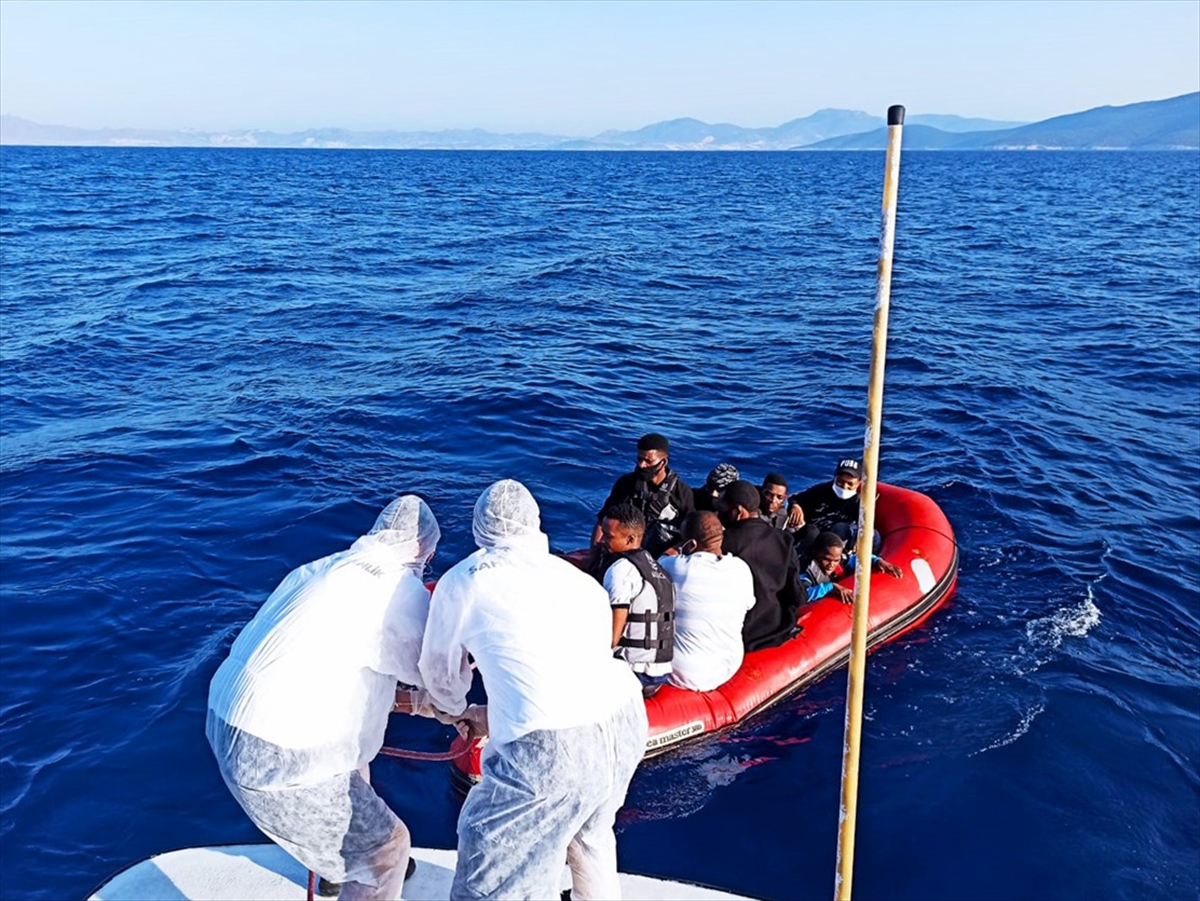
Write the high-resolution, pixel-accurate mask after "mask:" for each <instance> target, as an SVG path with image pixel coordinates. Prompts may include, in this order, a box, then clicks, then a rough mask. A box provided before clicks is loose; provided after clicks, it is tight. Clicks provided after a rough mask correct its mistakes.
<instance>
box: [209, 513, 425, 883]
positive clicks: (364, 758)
mask: <svg viewBox="0 0 1200 901" xmlns="http://www.w3.org/2000/svg"><path fill="white" fill-rule="evenodd" d="M439 537H440V530H439V529H438V525H437V521H436V520H435V519H434V516H433V513H432V512H431V511H430V509H429V507H427V506H426V505H425V502H424V501H422V500H421V499H420V498H418V497H415V496H412V495H406V496H404V497H401V498H398V499H397V500H395V501H393V502H392V503H391V504H389V505H388V506H387V507H386V508H384V510H383V512H382V513H381V514H380V516H379V518H378V520H377V521H376V523H375V526H374V527H373V528H372V529H371V531H370V533H368V534H367V535H365V536H363V537H362V538H359V539H358V540H357V541H355V542H354V544H353V545H352V546H351V547H350V548H349V549H348V550H345V551H341V552H340V553H337V554H333V555H332V556H329V557H325V558H323V559H321V560H317V561H315V562H313V563H309V564H306V565H304V566H301V567H299V568H298V569H296V570H294V571H293V572H291V573H290V574H289V575H288V576H287V577H286V578H285V579H284V580H283V582H282V583H280V585H279V587H278V588H276V589H275V591H274V593H272V595H271V596H270V598H268V599H267V602H266V603H265V604H264V605H263V606H262V608H261V609H260V610H259V611H258V613H257V615H256V616H255V617H254V619H253V620H251V621H250V623H249V624H248V625H247V626H246V627H245V628H244V629H243V630H242V632H241V634H240V635H238V637H237V639H236V640H235V641H234V643H233V647H232V648H231V649H230V652H229V657H228V658H227V659H226V660H225V662H224V663H222V664H221V666H220V668H219V669H218V670H217V673H216V675H215V676H214V677H213V680H212V684H211V686H210V688H209V696H208V710H209V712H208V728H207V732H208V739H209V743H210V744H211V745H212V748H213V752H214V753H215V755H216V757H217V763H218V765H219V767H220V770H221V775H222V776H223V777H224V779H225V782H226V784H227V785H228V786H229V789H230V791H231V792H232V793H233V796H234V798H236V799H237V801H238V803H239V804H241V805H242V808H243V809H244V810H245V811H246V813H247V814H248V815H249V816H250V818H251V819H252V820H253V821H254V823H255V825H257V826H258V827H259V828H260V829H261V830H262V831H263V832H265V833H266V834H267V836H268V837H269V838H271V839H272V840H273V841H274V842H276V843H277V844H279V845H280V846H281V847H283V848H284V849H285V850H286V851H288V852H289V853H290V854H291V855H292V856H293V857H295V858H296V859H297V860H299V861H300V862H301V863H303V864H304V865H305V866H307V867H308V868H309V869H311V870H313V871H315V872H316V873H318V874H320V875H321V876H323V877H325V878H326V879H328V880H330V881H332V882H338V883H342V889H341V894H340V895H339V897H340V898H343V899H375V898H379V899H393V898H399V897H400V889H401V886H402V884H403V882H404V871H405V867H406V866H407V864H408V857H409V850H410V847H411V844H410V840H409V834H408V829H407V828H406V827H405V826H404V824H403V823H402V822H401V821H400V819H399V818H398V817H397V816H396V815H395V814H394V813H393V812H392V811H391V810H389V809H388V807H387V805H385V804H384V802H383V801H382V800H381V799H380V798H379V796H378V795H376V794H375V792H374V791H373V790H372V789H371V787H370V784H369V782H368V773H367V765H368V764H369V763H370V761H371V760H372V759H373V758H374V757H375V755H376V754H377V753H378V752H379V749H380V747H381V746H382V745H383V734H384V730H385V729H386V727H387V721H388V714H389V713H391V711H392V706H393V704H394V703H395V700H396V687H397V686H396V683H397V681H401V682H406V683H408V684H410V685H415V686H418V687H419V686H420V685H421V676H420V672H419V670H418V669H417V659H418V656H419V653H420V647H421V637H422V634H423V633H424V630H425V618H426V616H427V615H428V611H429V591H428V589H426V587H425V585H424V583H423V582H422V581H421V574H422V572H423V570H424V567H425V565H426V563H427V562H428V561H429V558H430V557H432V556H433V552H434V550H435V548H436V547H437V542H438V538H439Z"/></svg>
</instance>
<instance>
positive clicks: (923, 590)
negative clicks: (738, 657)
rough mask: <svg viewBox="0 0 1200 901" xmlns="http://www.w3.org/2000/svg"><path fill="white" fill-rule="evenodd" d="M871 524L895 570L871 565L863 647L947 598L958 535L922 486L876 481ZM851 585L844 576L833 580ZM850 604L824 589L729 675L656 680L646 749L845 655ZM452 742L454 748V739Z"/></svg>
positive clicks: (463, 762)
mask: <svg viewBox="0 0 1200 901" xmlns="http://www.w3.org/2000/svg"><path fill="white" fill-rule="evenodd" d="M878 497H879V499H878V502H877V504H876V509H875V527H876V529H877V530H878V531H879V533H880V535H881V536H882V538H883V544H882V546H881V548H880V551H879V554H880V556H881V557H883V558H884V559H885V560H888V561H889V562H891V563H894V564H896V565H897V566H899V567H900V570H901V572H902V575H901V577H900V578H899V579H896V578H893V577H892V576H888V575H882V574H874V575H873V576H872V582H871V597H870V631H869V633H868V638H867V642H868V645H867V646H868V648H875V647H878V646H879V645H881V644H883V643H884V642H885V641H891V640H892V639H893V638H895V637H897V636H898V635H900V634H902V633H904V632H907V631H908V630H909V629H912V628H915V627H916V626H918V625H920V624H921V623H922V622H924V621H925V619H926V618H928V617H929V615H930V614H931V613H933V611H934V610H936V609H937V608H938V607H939V606H940V605H942V604H944V603H945V602H946V601H947V600H949V598H950V596H951V595H952V594H953V593H954V588H955V584H956V583H957V580H958V545H957V544H956V543H955V541H954V532H953V530H952V529H951V528H950V523H949V522H948V521H947V519H946V517H945V514H943V513H942V511H941V509H940V508H939V507H938V505H937V504H935V503H934V502H933V500H932V499H931V498H929V497H927V496H926V495H924V494H921V493H919V492H916V491H910V490H908V489H906V488H898V487H896V486H895V485H887V484H883V483H880V484H879V495H878ZM842 583H843V584H845V585H848V586H853V585H854V577H853V576H849V577H847V578H846V579H843V580H842ZM851 610H852V608H851V606H850V605H849V604H844V603H842V602H841V601H839V600H837V599H836V598H835V597H833V596H832V595H830V596H827V597H824V598H822V599H821V600H819V601H815V602H814V603H811V604H807V605H805V606H804V607H803V608H802V611H801V613H800V618H799V621H800V625H801V626H803V627H804V628H803V631H801V633H800V634H799V635H797V636H796V637H795V638H793V639H791V640H790V641H788V642H786V643H784V644H782V645H780V646H779V647H777V648H766V649H764V650H761V651H754V652H752V653H749V654H747V655H746V658H745V660H744V661H743V662H742V666H741V668H740V669H739V670H738V671H737V672H736V673H735V674H734V676H733V678H732V679H730V680H729V681H728V682H726V683H725V684H724V685H722V686H720V687H719V688H716V689H713V690H712V691H704V692H699V691H688V690H686V689H682V688H675V687H674V686H670V685H668V686H665V687H663V688H662V689H660V690H659V691H658V692H657V693H656V694H655V695H654V696H653V697H651V698H648V699H647V700H646V714H647V716H648V718H649V720H650V736H649V740H648V741H647V742H646V756H647V757H652V756H654V755H656V754H661V753H663V752H664V751H667V750H669V749H670V748H673V747H675V746H676V745H678V744H680V743H681V742H685V741H688V740H689V739H694V738H696V737H698V736H701V735H705V734H707V733H709V732H715V731H716V730H718V729H723V728H725V727H726V726H731V725H733V724H735V723H739V722H741V721H742V720H743V719H745V718H746V717H748V716H752V715H754V714H755V713H757V712H758V711H760V710H764V709H766V708H767V707H769V706H771V705H772V704H774V703H776V702H777V701H781V700H783V699H784V698H786V697H788V696H789V695H792V694H794V693H796V692H797V691H800V690H801V689H803V688H805V687H807V686H808V685H810V684H812V683H813V682H815V681H817V680H818V679H820V678H822V677H823V676H825V675H827V674H828V673H829V672H830V671H832V670H835V669H837V668H838V667H840V666H842V665H843V664H844V663H845V662H846V661H847V660H848V659H849V657H850V630H851V626H852V622H851ZM454 750H463V745H462V743H461V739H459V740H457V741H456V742H455V745H454ZM454 767H455V770H456V772H455V776H456V777H459V779H463V780H466V781H470V782H476V781H478V779H479V773H480V769H479V749H478V748H475V749H473V750H472V751H469V752H467V753H464V754H463V755H462V756H460V757H457V758H456V759H455V761H454Z"/></svg>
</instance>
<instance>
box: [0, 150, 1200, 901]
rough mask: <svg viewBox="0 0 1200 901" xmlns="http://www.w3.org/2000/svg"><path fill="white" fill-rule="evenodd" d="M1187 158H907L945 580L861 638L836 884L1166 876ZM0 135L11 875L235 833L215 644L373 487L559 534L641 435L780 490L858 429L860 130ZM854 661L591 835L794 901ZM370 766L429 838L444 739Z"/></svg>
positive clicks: (1178, 579) (47, 873) (870, 160)
mask: <svg viewBox="0 0 1200 901" xmlns="http://www.w3.org/2000/svg"><path fill="white" fill-rule="evenodd" d="M1198 161H1200V158H1198V157H1197V156H1196V155H1195V154H1119V153H1116V154H1094V155H1087V154H969V155H963V154H952V153H946V154H929V153H915V154H907V155H906V157H905V161H904V169H903V174H902V178H901V198H900V204H899V209H900V218H899V230H898V234H897V245H896V266H895V273H894V285H893V297H892V311H891V313H892V315H891V322H890V345H891V347H890V365H889V369H888V376H887V382H886V391H885V399H884V400H885V402H884V410H885V418H884V425H883V436H882V437H883V450H882V456H881V463H880V475H881V477H882V478H884V479H885V480H886V481H891V482H898V483H901V484H907V485H911V486H913V487H916V488H919V489H921V490H924V491H926V492H928V493H929V494H930V495H931V496H933V497H934V499H935V500H937V502H938V503H939V504H940V505H941V506H942V507H943V509H945V510H946V512H947V514H948V515H949V517H950V519H951V521H952V523H953V524H954V528H955V530H956V534H957V538H958V543H959V550H960V554H961V560H962V570H961V574H960V583H959V593H958V595H957V597H956V598H955V600H954V601H953V602H952V603H951V604H950V605H949V606H948V607H947V608H946V609H944V610H943V611H941V612H939V613H938V614H937V615H936V616H935V617H934V618H933V619H932V620H930V621H929V623H928V624H927V625H926V626H924V627H922V628H921V629H920V630H918V631H917V632H914V633H911V634H910V635H908V636H906V637H905V638H903V639H902V640H901V641H900V642H898V643H896V644H893V645H889V646H887V647H885V648H883V649H881V650H880V651H878V652H877V653H876V654H875V655H873V657H872V659H871V662H870V667H869V672H870V680H871V681H870V685H869V690H868V721H867V725H866V747H865V748H864V772H863V788H862V792H861V795H860V805H861V807H860V812H861V815H862V818H861V819H860V825H859V849H858V853H857V855H856V857H857V860H858V872H857V875H856V881H855V892H856V894H857V895H860V896H862V897H874V896H887V897H920V898H938V897H945V898H951V897H953V898H958V897H979V898H985V897H997V898H999V897H1034V896H1036V897H1062V898H1074V897H1112V898H1135V897H1136V898H1144V897H1149V898H1174V897H1180V896H1189V895H1191V896H1194V895H1196V894H1197V893H1198V892H1200V883H1198V882H1197V877H1196V873H1197V872H1200V859H1198V857H1200V852H1198V851H1197V849H1198V848H1200V824H1198V822H1197V820H1196V817H1195V810H1196V809H1197V800H1198V790H1197V779H1196V776H1195V774H1196V772H1197V770H1198V769H1200V767H1198V766H1197V760H1198V758H1200V748H1198V747H1197V741H1196V735H1197V734H1200V730H1198V729H1197V724H1198V723H1200V709H1198V707H1200V705H1198V704H1197V702H1196V698H1197V697H1198V694H1197V691H1196V689H1197V687H1198V686H1197V681H1196V673H1197V672H1200V659H1198V657H1197V652H1196V650H1195V649H1196V647H1198V646H1200V605H1198V604H1197V599H1198V598H1200V582H1198V580H1197V576H1196V574H1195V572H1194V567H1193V566H1192V565H1191V562H1190V561H1192V560H1194V559H1195V557H1196V550H1197V546H1198V543H1200V496H1198V490H1197V486H1198V485H1200V366H1197V365H1196V361H1197V360H1198V359H1200V213H1198V212H1197V211H1198V209H1200V203H1198V202H1197V201H1200V164H1198ZM0 166H2V167H3V170H4V171H3V175H4V177H3V180H2V181H0V236H3V241H4V250H3V256H4V266H3V269H0V289H2V290H0V317H2V321H0V324H2V329H0V367H2V376H3V378H2V379H0V473H2V474H3V480H4V481H3V489H2V490H3V495H2V499H3V503H2V504H0V575H2V579H0V606H2V612H3V616H2V617H0V652H2V653H3V660H4V692H3V696H2V697H0V717H2V719H0V730H2V734H3V738H4V741H3V752H2V753H0V773H2V774H3V780H2V783H0V785H2V787H0V809H3V810H4V812H5V822H4V824H3V825H2V826H0V839H3V841H4V844H5V848H6V850H8V849H17V850H18V851H19V852H20V853H19V855H18V854H6V880H8V881H9V884H10V886H12V887H13V892H14V894H16V895H19V896H21V897H29V898H58V897H68V896H70V897H77V896H80V895H82V894H84V893H86V892H87V891H89V890H90V889H91V888H92V887H94V886H95V884H96V883H97V882H98V881H99V880H100V878H102V877H103V876H104V875H107V873H108V872H110V871H112V870H114V869H116V868H117V867H118V866H121V865H123V864H125V863H127V862H128V861H130V860H132V859H137V858H140V857H144V856H147V855H149V854H152V853H155V852H158V851H162V850H165V849H168V848H171V847H178V846H186V845H202V844H211V843H216V842H231V841H256V840H258V836H257V833H256V832H255V831H254V829H253V828H252V827H251V826H250V825H249V823H248V822H247V821H246V820H245V818H244V816H243V815H242V814H241V813H240V811H239V810H238V808H237V807H236V804H234V802H233V801H232V799H231V798H229V796H228V793H227V792H226V791H225V789H224V786H223V785H222V784H221V781H220V777H219V776H218V775H217V773H216V770H215V767H214V766H213V765H212V763H211V760H210V758H209V754H208V751H207V748H206V746H205V743H204V740H203V737H202V733H203V725H202V724H203V711H204V700H205V694H206V690H207V682H208V679H209V678H210V676H211V673H212V672H213V670H215V668H216V666H217V665H218V664H219V662H220V660H221V659H222V658H223V657H224V655H225V653H227V650H228V647H229V644H230V643H231V642H232V640H233V637H234V635H236V633H237V631H238V630H239V629H240V628H241V626H242V625H243V624H244V623H245V622H246V621H247V620H248V619H249V617H250V616H251V615H252V614H253V612H254V610H255V609H257V607H258V605H259V604H260V603H261V602H262V600H263V599H264V598H265V597H266V595H267V594H268V593H269V591H270V590H271V588H272V587H273V586H274V585H275V584H277V582H278V581H279V580H280V579H281V578H282V577H283V575H284V574H286V572H287V571H288V570H290V569H291V568H292V567H294V566H296V565H299V564H300V563H303V562H305V561H306V560H309V559H312V558H315V557H318V556H321V555H323V554H326V553H331V552H333V551H335V550H338V549H340V548H342V547H345V546H346V545H347V544H349V542H350V541H352V540H353V539H354V537H355V536H357V535H358V534H361V532H362V531H363V530H364V529H365V528H367V527H368V526H369V524H370V522H371V521H372V520H373V517H374V515H375V513H376V511H377V510H378V508H379V507H380V506H382V505H383V504H384V503H385V502H386V501H387V500H389V499H390V498H391V497H393V496H395V494H397V493H400V492H404V491H418V492H420V493H422V494H423V495H424V496H425V497H426V498H427V499H428V500H429V501H430V503H431V504H432V506H433V508H434V509H435V511H436V512H437V514H438V516H439V519H440V521H441V524H442V528H443V534H444V537H443V542H442V546H441V547H440V548H439V553H438V557H437V558H436V559H435V563H434V572H435V574H436V573H437V572H441V571H444V569H445V568H446V567H448V566H449V565H451V564H452V563H453V562H454V561H455V560H457V559H458V558H460V557H461V556H463V555H465V554H466V553H468V552H470V550H471V549H472V547H473V544H472V541H471V535H470V518H471V505H472V504H473V502H474V499H475V497H476V496H477V495H478V492H479V491H480V490H482V488H483V487H485V486H486V485H487V484H488V482H489V481H491V480H493V479H496V478H501V477H515V478H519V479H522V480H523V481H525V482H526V483H527V484H528V485H530V487H531V489H532V490H533V491H534V493H535V496H536V497H537V498H538V499H539V501H540V503H541V506H542V515H543V523H544V526H545V528H546V530H547V532H548V534H549V535H550V537H551V541H552V543H553V544H554V546H556V547H560V548H569V547H575V546H579V545H580V544H582V543H584V542H585V541H586V540H587V537H588V535H589V533H590V530H591V525H592V523H593V522H594V515H595V512H596V507H597V506H598V505H599V503H600V502H601V500H602V499H603V497H604V496H605V494H606V493H607V491H608V489H609V487H610V486H611V484H612V481H613V479H614V478H615V477H616V476H617V475H618V474H619V473H621V472H623V471H625V470H627V469H628V468H629V467H630V466H631V465H632V460H633V450H632V448H633V443H634V441H635V440H636V438H637V437H638V435H640V434H642V433H643V432H645V431H650V430H656V431H661V432H663V433H665V434H667V435H669V436H670V437H671V439H672V447H673V449H672V455H671V460H672V464H673V465H674V466H675V467H676V468H677V469H678V470H679V471H680V472H681V473H682V474H683V475H684V477H685V478H687V479H688V480H689V481H691V482H692V483H693V484H698V483H699V482H701V481H703V478H704V476H705V474H706V473H707V472H708V470H709V469H710V468H711V467H712V466H713V465H714V464H715V463H716V462H718V461H721V460H728V461H730V462H733V463H734V464H735V465H737V466H738V467H739V468H740V469H741V470H742V472H743V474H745V475H746V476H747V477H749V478H752V479H755V480H757V479H759V478H761V476H762V475H763V474H764V473H765V472H767V471H771V470H778V471H782V472H784V473H785V474H786V475H787V476H788V478H789V480H790V481H791V482H792V483H793V486H794V487H795V488H801V487H804V486H806V485H808V484H810V483H813V482H816V481H824V480H827V479H829V478H830V477H831V476H832V473H831V467H832V465H833V463H834V461H836V460H838V459H841V458H842V457H844V456H847V455H851V454H856V453H857V452H858V451H859V449H860V448H861V446H862V441H863V409H864V404H865V399H866V387H865V385H866V377H867V368H868V362H869V342H870V338H871V332H872V310H873V306H874V301H875V284H874V276H875V251H876V247H875V242H876V240H877V236H878V228H879V223H878V209H879V197H878V194H879V188H880V185H881V182H882V156H881V155H879V154H822V155H811V154H670V155H657V154H637V153H632V154H530V153H512V154H488V153H481V154H455V153H422V152H400V153H391V152H379V153H372V152H346V153H334V152H312V153H309V152H292V151H262V152H243V151H233V150H148V149H129V150H119V149H106V150H101V149H88V148H80V149H51V148H12V147H5V148H4V149H3V151H2V153H0ZM843 684H844V683H843V682H842V676H840V675H837V676H834V677H831V678H830V679H828V680H826V681H825V682H822V683H820V684H818V685H817V686H815V687H814V688H813V689H811V690H810V691H808V692H806V693H805V694H804V695H802V696H800V697H798V698H794V699H791V700H789V701H788V702H786V703H784V704H782V705H780V706H779V707H777V708H774V709H773V710H771V711H770V712H768V713H767V714H766V715H764V716H762V717H758V718H755V719H754V720H752V721H751V722H749V723H746V724H743V725H742V726H740V727H738V728H737V729H735V730H731V731H730V732H729V733H726V734H723V735H721V736H720V737H718V738H717V739H715V740H712V741H708V742H704V743H701V744H700V745H698V746H696V747H695V748H693V749H691V750H688V751H686V752H684V753H681V754H678V755H668V756H667V757H665V758H662V759H661V760H658V761H654V762H652V763H651V764H649V765H648V766H646V767H645V768H644V769H643V770H642V771H641V772H640V773H639V775H638V777H637V778H636V779H635V782H634V785H633V787H632V790H631V793H630V797H629V802H628V804H627V807H626V810H625V811H624V812H623V813H622V817H621V822H620V830H621V831H620V842H621V854H622V862H623V865H624V866H626V867H627V868H629V869H635V870H642V871H646V872H655V873H661V874H663V875H672V876H679V877H682V878H690V879H699V880H701V881H706V882H711V883H715V884H720V885H723V886H726V887H729V888H733V889H736V890H740V891H744V892H749V893H751V894H758V895H762V896H765V897H796V896H801V897H807V896H810V895H812V896H825V895H826V894H827V893H828V891H829V889H830V886H831V885H832V878H833V876H832V874H833V857H834V847H835V828H836V821H837V791H838V790H837V778H838V774H839V772H840V763H841V760H840V758H841V733H842V708H841V704H842V695H843V690H842V686H843ZM448 737H449V736H448V734H447V732H446V730H445V729H444V727H437V726H436V725H434V724H428V723H416V722H413V721H403V720H401V719H399V718H397V721H396V722H394V723H393V724H392V727H391V730H390V739H391V740H392V741H394V742H395V743H397V744H404V743H406V742H407V743H408V744H409V746H412V747H423V748H427V749H439V748H440V747H444V742H446V741H447V740H448ZM376 783H377V785H378V786H379V788H380V791H381V792H382V793H383V794H384V797H385V798H387V800H388V801H389V803H391V804H393V806H394V807H395V808H396V809H397V810H398V811H399V812H400V813H401V814H402V816H404V817H405V819H406V820H407V821H408V822H409V825H410V827H412V830H413V834H414V837H415V838H416V840H417V841H418V843H420V844H429V845H449V844H451V843H452V842H453V826H454V819H455V816H456V813H457V802H456V801H455V799H454V797H453V795H452V792H451V790H450V788H449V782H448V780H447V779H446V778H445V773H444V771H443V770H441V769H440V768H437V767H433V768H431V767H429V766H428V765H417V764H401V763H398V762H391V761H388V762H380V763H378V764H377V765H376ZM130 797H136V798H138V799H139V805H140V806H139V816H137V817H130V816H128V810H129V809H130V808H129V806H128V805H129V801H128V799H129V798H130ZM1145 811H1154V812H1155V814H1154V815H1153V816H1146V815H1145V814H1144V812H1145ZM781 824H784V825H783V826H781ZM930 848H936V849H938V850H937V854H936V856H931V855H930V852H929V849H930ZM997 848H1003V849H1004V852H1005V853H1004V854H1002V855H1001V854H997V853H996V849H997ZM705 852H707V853H705ZM914 861H915V862H916V863H914ZM921 861H929V863H928V864H922V863H920V862H921ZM10 871H11V872H10Z"/></svg>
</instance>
